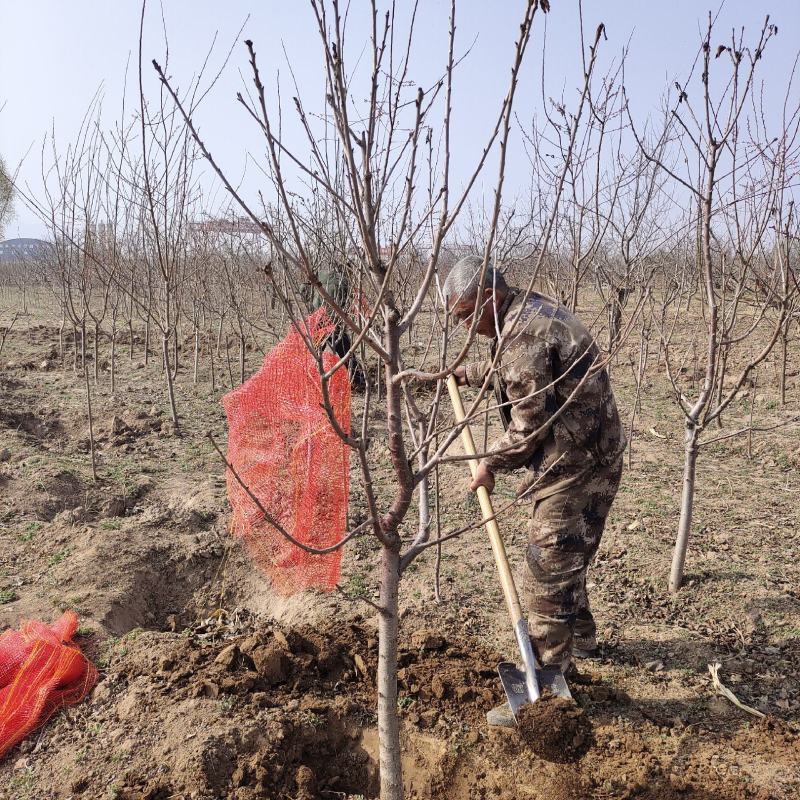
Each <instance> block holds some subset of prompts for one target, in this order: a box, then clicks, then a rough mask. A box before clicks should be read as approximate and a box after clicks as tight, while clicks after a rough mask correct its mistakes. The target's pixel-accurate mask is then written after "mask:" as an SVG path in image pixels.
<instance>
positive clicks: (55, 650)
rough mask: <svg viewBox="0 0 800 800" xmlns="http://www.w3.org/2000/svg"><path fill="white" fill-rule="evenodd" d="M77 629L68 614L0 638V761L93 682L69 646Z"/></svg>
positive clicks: (91, 673)
mask: <svg viewBox="0 0 800 800" xmlns="http://www.w3.org/2000/svg"><path fill="white" fill-rule="evenodd" d="M77 628H78V617H77V616H76V615H75V614H74V613H73V612H72V611H67V612H65V613H64V615H63V616H62V617H61V619H60V620H58V622H56V623H55V625H52V626H49V627H48V626H47V625H44V624H43V623H41V622H36V621H35V620H30V621H27V622H23V623H22V625H21V626H20V629H19V630H18V631H15V630H7V631H5V632H4V633H3V634H2V635H0V757H2V756H4V755H5V754H6V753H7V752H8V751H9V750H10V749H11V748H12V747H14V745H16V744H17V743H18V742H20V741H22V739H24V738H25V737H26V736H27V735H28V734H29V733H30V732H31V731H32V730H33V729H34V728H36V727H37V726H39V725H43V724H44V723H45V722H46V721H47V720H48V718H49V717H50V716H51V715H52V714H53V713H54V712H55V711H58V709H60V708H63V707H64V706H67V705H72V704H73V703H78V702H80V701H81V700H82V699H83V698H84V697H85V696H86V695H87V694H88V693H89V692H90V691H91V689H92V687H93V686H94V684H95V683H96V682H97V670H96V669H95V668H94V665H93V664H92V663H91V662H90V661H88V660H87V659H86V657H85V656H84V655H83V653H81V651H80V650H79V649H78V648H77V647H76V646H75V645H73V644H72V642H71V640H72V637H73V636H74V635H75V631H76V630H77Z"/></svg>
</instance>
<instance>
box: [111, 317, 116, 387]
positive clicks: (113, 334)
mask: <svg viewBox="0 0 800 800" xmlns="http://www.w3.org/2000/svg"><path fill="white" fill-rule="evenodd" d="M116 362H117V328H116V325H112V327H111V394H114V392H115V391H116V388H117V363H116Z"/></svg>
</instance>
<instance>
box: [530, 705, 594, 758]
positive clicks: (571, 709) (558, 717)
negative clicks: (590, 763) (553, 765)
mask: <svg viewBox="0 0 800 800" xmlns="http://www.w3.org/2000/svg"><path fill="white" fill-rule="evenodd" d="M517 728H518V732H519V735H520V737H521V738H522V741H523V742H525V744H526V745H527V746H528V747H529V748H530V749H531V751H532V752H533V753H535V754H536V755H537V756H540V757H541V758H544V759H547V760H548V761H555V762H559V763H561V762H570V761H575V760H576V759H578V758H580V757H581V756H582V755H583V754H584V753H585V752H586V751H587V750H588V749H589V745H590V741H591V735H592V729H591V725H590V723H589V720H588V717H587V716H586V714H585V713H584V711H583V709H582V708H580V707H578V706H576V705H575V703H573V702H572V701H571V700H568V699H567V698H565V697H556V696H554V695H552V694H549V693H547V692H543V693H542V696H541V697H540V698H539V700H537V701H536V702H535V703H526V704H525V705H524V706H522V708H520V709H519V711H518V712H517Z"/></svg>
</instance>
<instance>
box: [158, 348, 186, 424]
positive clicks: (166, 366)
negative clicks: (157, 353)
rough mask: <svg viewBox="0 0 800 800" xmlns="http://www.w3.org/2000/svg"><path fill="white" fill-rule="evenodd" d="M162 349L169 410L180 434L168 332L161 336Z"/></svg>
mask: <svg viewBox="0 0 800 800" xmlns="http://www.w3.org/2000/svg"><path fill="white" fill-rule="evenodd" d="M161 351H162V353H163V359H164V373H165V374H166V376H167V395H168V396H169V410H170V414H171V415H172V424H173V425H174V426H175V433H176V434H180V432H181V428H180V423H179V422H178V408H177V406H176V405H175V387H174V385H173V383H172V370H171V369H170V363H169V336H168V335H167V334H164V335H162V337H161Z"/></svg>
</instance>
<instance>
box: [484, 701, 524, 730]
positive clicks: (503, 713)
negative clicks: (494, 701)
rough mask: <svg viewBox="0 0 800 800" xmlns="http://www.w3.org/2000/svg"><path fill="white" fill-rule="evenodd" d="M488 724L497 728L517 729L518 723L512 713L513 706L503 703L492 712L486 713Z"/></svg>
mask: <svg viewBox="0 0 800 800" xmlns="http://www.w3.org/2000/svg"><path fill="white" fill-rule="evenodd" d="M486 722H487V723H488V724H489V725H492V726H493V727H497V728H516V726H517V721H516V720H515V719H514V715H513V714H512V713H511V706H510V705H509V704H508V703H501V704H500V705H499V706H495V707H494V708H493V709H491V710H490V711H487V712H486Z"/></svg>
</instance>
